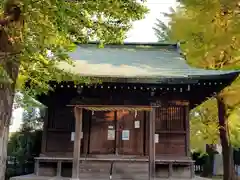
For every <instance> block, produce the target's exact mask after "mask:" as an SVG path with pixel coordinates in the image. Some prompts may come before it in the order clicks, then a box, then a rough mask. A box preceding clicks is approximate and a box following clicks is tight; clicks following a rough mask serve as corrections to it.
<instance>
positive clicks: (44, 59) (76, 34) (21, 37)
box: [0, 0, 147, 180]
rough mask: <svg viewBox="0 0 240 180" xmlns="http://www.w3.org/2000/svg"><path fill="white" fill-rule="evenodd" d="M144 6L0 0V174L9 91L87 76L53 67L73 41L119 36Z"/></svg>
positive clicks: (113, 0) (113, 1)
mask: <svg viewBox="0 0 240 180" xmlns="http://www.w3.org/2000/svg"><path fill="white" fill-rule="evenodd" d="M146 12H147V9H146V8H145V6H144V5H143V4H141V3H139V2H136V1H135V0H126V1H121V0H120V1H119V0H97V1H96V0H85V1H68V0H41V1H36V0H2V1H0V80H1V81H0V180H3V179H4V171H5V161H6V149H7V148H6V146H7V135H8V129H9V121H10V117H11V112H12V104H13V97H14V93H15V92H16V91H21V92H22V93H27V94H30V95H36V94H39V93H46V92H47V91H49V89H50V90H51V89H52V88H51V87H50V86H49V81H50V80H52V81H57V82H59V81H63V80H72V81H74V82H75V83H77V82H79V81H81V82H89V78H81V77H78V76H77V75H74V74H71V73H69V72H62V71H61V70H59V69H58V68H57V64H58V63H59V62H60V61H64V62H67V63H70V64H71V63H72V61H71V60H70V59H69V57H68V53H69V51H72V50H73V49H74V47H75V44H74V43H73V42H87V41H88V40H89V39H95V40H99V41H100V42H101V43H109V42H121V41H122V40H123V39H124V38H125V32H126V31H128V30H129V28H130V27H131V23H132V21H134V20H139V19H141V18H143V16H144V14H145V13H146Z"/></svg>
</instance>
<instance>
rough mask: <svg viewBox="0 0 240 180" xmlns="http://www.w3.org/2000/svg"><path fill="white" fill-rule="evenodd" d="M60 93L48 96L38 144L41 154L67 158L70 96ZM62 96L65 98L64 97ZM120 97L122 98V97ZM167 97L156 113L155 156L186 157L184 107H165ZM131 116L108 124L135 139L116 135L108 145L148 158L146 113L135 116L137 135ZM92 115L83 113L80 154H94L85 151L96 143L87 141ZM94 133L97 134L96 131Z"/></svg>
mask: <svg viewBox="0 0 240 180" xmlns="http://www.w3.org/2000/svg"><path fill="white" fill-rule="evenodd" d="M61 91H62V92H61V93H59V94H58V95H54V96H51V100H49V102H50V103H49V107H48V113H47V116H46V119H45V123H44V135H43V142H42V154H43V155H51V154H54V155H57V154H59V155H63V156H65V155H66V154H67V155H69V156H71V155H72V152H73V141H71V132H73V131H74V121H75V120H74V115H73V109H72V108H71V107H67V106H66V104H68V103H69V100H70V99H71V98H72V97H67V96H66V95H67V93H66V92H65V91H63V90H61ZM87 93H88V96H89V94H91V93H90V91H88V92H87ZM73 94H74V93H71V96H76V94H74V95H73ZM94 94H95V97H96V92H94ZM64 95H65V96H66V97H64ZM121 97H122V99H124V96H121ZM129 97H130V96H129V95H128V96H126V97H125V99H124V100H128V98H129ZM141 97H143V95H141ZM165 97H166V96H165ZM169 97H170V96H168V98H167V99H166V98H165V100H164V104H165V105H164V104H163V105H162V106H161V107H159V108H158V109H157V111H156V134H157V136H158V142H156V155H173V154H174V155H178V156H186V155H187V154H188V153H187V152H188V148H187V146H188V144H189V137H188V136H189V135H188V132H189V128H188V106H186V105H183V104H169V103H168V101H169V100H173V99H170V98H169ZM172 97H173V96H172ZM175 97H176V96H175ZM175 97H174V98H175ZM118 98H119V97H118ZM163 99H164V98H163ZM158 100H160V101H161V100H162V98H161V97H158ZM100 114H101V113H100ZM133 114H134V112H133ZM133 114H129V115H128V116H126V117H125V118H123V119H121V121H119V123H117V124H115V123H113V124H112V125H116V127H115V128H116V129H117V130H118V128H119V127H118V126H125V127H127V128H130V129H132V131H134V132H133V134H135V135H136V137H134V140H133V141H131V142H130V141H129V142H127V141H120V140H119V139H120V135H117V134H116V135H117V138H118V139H117V141H118V142H116V143H115V142H112V143H113V145H112V148H115V147H116V146H119V152H120V153H122V154H124V153H125V154H132V153H133V150H134V149H135V150H134V151H136V153H137V154H139V155H148V137H149V123H148V121H149V113H148V112H144V113H138V117H137V118H138V119H140V120H141V127H142V125H143V129H142V130H141V132H138V131H139V130H134V127H132V125H133V123H134V122H133V121H134V118H133V117H132V116H134V115H133ZM115 115H117V112H115ZM92 116H96V114H95V115H92V113H91V112H89V111H84V112H83V140H82V146H81V148H82V152H83V153H94V152H91V149H89V147H91V146H92V144H96V143H93V142H91V139H92V140H94V138H93V137H91V136H92V135H91V131H93V128H94V127H95V126H94V124H93V122H94V120H91V119H92V118H91V117H92ZM130 121H132V122H130ZM107 127H108V125H106V126H105V125H103V127H102V131H103V132H104V131H105V132H106V131H107V130H108V129H107ZM96 128H97V127H96ZM104 128H105V129H104ZM97 129H101V128H97ZM96 133H97V134H98V132H96ZM99 137H100V136H99ZM138 137H141V139H140V140H139V141H138V140H135V139H137V138H138ZM134 142H140V143H141V145H139V143H138V144H137V145H136V147H133V146H132V145H131V143H134ZM129 143H130V144H129ZM135 144H136V143H135ZM136 148H137V150H136ZM94 151H96V150H94ZM111 151H112V150H111ZM106 152H107V151H106ZM113 152H115V151H113Z"/></svg>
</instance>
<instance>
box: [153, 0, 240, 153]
mask: <svg viewBox="0 0 240 180" xmlns="http://www.w3.org/2000/svg"><path fill="white" fill-rule="evenodd" d="M179 2H180V5H179V6H178V7H177V9H176V11H172V12H171V13H169V14H166V16H168V17H169V18H170V22H169V24H163V23H162V22H161V21H159V20H158V21H157V26H156V28H155V32H156V33H158V34H159V35H160V36H162V35H163V36H162V37H164V39H165V40H167V41H171V42H176V41H183V42H184V43H183V44H182V45H181V48H182V51H183V54H184V55H185V56H186V60H187V63H189V64H190V65H191V66H194V67H201V68H206V69H235V70H238V69H239V67H240V66H239V65H240V58H239V57H240V50H239V49H240V32H239V30H238V29H239V28H240V19H239V17H240V6H239V5H240V4H239V2H238V1H236V0H233V1H226V0H211V1H209V0H203V1H199V0H180V1H179ZM239 88H240V79H239V78H238V79H237V80H236V81H235V82H233V83H232V84H231V86H229V87H227V88H225V89H224V90H223V91H222V92H221V93H220V96H221V97H223V99H224V102H225V104H226V106H227V109H228V112H227V113H228V114H227V116H228V117H227V118H228V125H229V128H230V132H231V133H230V137H231V142H232V144H233V145H234V146H235V147H239V146H240V139H239V136H240V134H239V133H237V132H238V131H239V127H240V122H239V121H238V119H239V104H240V95H239ZM191 138H192V139H191V144H192V148H193V149H200V150H204V149H205V144H212V143H213V144H216V143H219V132H218V114H217V104H216V100H215V99H214V98H211V99H208V100H207V101H206V102H204V103H203V104H201V105H199V106H197V107H196V108H195V109H194V110H192V112H191Z"/></svg>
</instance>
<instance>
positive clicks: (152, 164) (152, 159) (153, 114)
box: [148, 108, 156, 180]
mask: <svg viewBox="0 0 240 180" xmlns="http://www.w3.org/2000/svg"><path fill="white" fill-rule="evenodd" d="M155 111H156V110H155V108H153V109H152V111H151V112H150V118H149V121H150V122H149V125H150V126H149V172H148V179H149V180H153V179H154V177H155V119H156V112H155Z"/></svg>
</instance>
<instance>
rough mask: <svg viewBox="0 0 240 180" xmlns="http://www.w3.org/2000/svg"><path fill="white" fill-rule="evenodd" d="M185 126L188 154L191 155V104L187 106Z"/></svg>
mask: <svg viewBox="0 0 240 180" xmlns="http://www.w3.org/2000/svg"><path fill="white" fill-rule="evenodd" d="M185 118H186V119H185V125H186V126H185V128H186V155H187V156H188V157H190V156H191V149H190V126H189V123H190V119H189V105H186V106H185Z"/></svg>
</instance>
